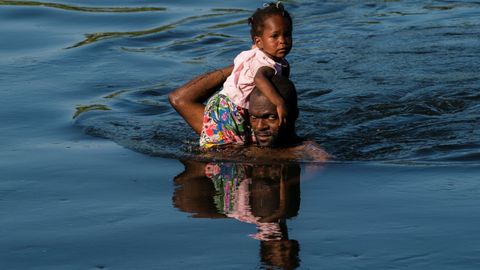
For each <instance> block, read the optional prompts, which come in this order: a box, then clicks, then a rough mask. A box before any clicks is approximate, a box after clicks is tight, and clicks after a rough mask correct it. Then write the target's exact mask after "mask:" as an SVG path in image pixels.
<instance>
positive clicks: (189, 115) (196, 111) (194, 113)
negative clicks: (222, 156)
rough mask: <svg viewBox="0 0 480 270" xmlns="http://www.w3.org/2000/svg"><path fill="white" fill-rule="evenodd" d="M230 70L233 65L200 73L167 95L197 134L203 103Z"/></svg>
mask: <svg viewBox="0 0 480 270" xmlns="http://www.w3.org/2000/svg"><path fill="white" fill-rule="evenodd" d="M232 70H233V65H232V66H229V67H226V68H222V69H217V70H215V71H212V72H209V73H206V74H203V75H200V76H198V77H196V78H194V79H193V80H191V81H189V82H188V83H186V84H185V85H183V86H181V87H180V88H177V89H175V90H174V91H173V92H171V93H170V94H169V95H168V100H169V101H170V104H171V105H172V107H173V108H174V109H175V110H176V111H177V112H178V113H179V114H180V115H181V116H182V117H183V119H185V121H186V122H187V123H188V124H189V125H190V126H191V127H192V129H193V130H194V131H195V132H196V133H197V134H200V133H201V132H202V123H203V112H204V110H205V105H204V104H203V103H204V102H205V101H207V100H208V98H210V97H211V96H212V95H213V94H214V93H215V92H216V91H217V90H218V89H219V88H220V87H221V86H222V84H223V83H224V82H225V80H226V79H227V77H228V76H229V75H230V73H232Z"/></svg>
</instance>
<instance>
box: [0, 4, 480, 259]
mask: <svg viewBox="0 0 480 270" xmlns="http://www.w3.org/2000/svg"><path fill="white" fill-rule="evenodd" d="M261 4H262V3H261V2H258V1H183V0H182V1H174V2H172V1H122V3H119V2H118V1H107V0H102V1H95V2H93V1H64V0H61V1H56V2H19V1H0V100H1V104H2V105H1V106H0V123H1V125H0V172H1V176H0V213H2V219H1V220H0V268H1V269H185V268H200V269H269V268H275V267H277V268H279V269H282V268H283V269H291V268H294V267H298V268H301V269H318V268H331V269H352V268H359V269H385V268H395V269H478V266H479V263H480V262H479V260H478V258H479V251H478V243H480V239H479V238H478V235H479V234H478V227H479V223H480V220H479V219H478V215H477V214H476V213H477V212H478V211H477V208H478V207H477V206H478V204H479V203H480V196H479V195H480V193H479V191H480V177H479V175H480V174H479V173H480V171H479V166H478V165H479V164H480V129H479V128H478V127H479V125H478V122H479V120H480V107H479V101H480V94H479V92H478V90H479V89H480V78H479V76H478V70H479V68H480V57H479V53H480V39H479V35H480V26H479V20H478V18H479V15H480V12H479V8H480V3H478V2H474V1H367V2H366V1H285V5H286V7H287V9H288V10H289V11H290V12H291V13H292V15H293V17H294V39H295V43H294V48H293V50H292V52H291V54H290V55H289V56H288V59H289V62H290V63H291V64H292V76H291V78H292V80H293V81H294V82H295V83H296V85H297V89H298V92H299V102H300V110H301V115H300V119H299V121H298V125H297V129H298V131H299V133H300V134H301V135H303V136H305V137H308V138H311V139H313V140H316V141H317V142H319V143H320V144H321V145H322V146H323V147H324V148H325V149H326V150H327V151H328V152H330V153H331V154H332V155H334V156H335V157H336V160H335V161H336V162H335V163H330V164H325V165H324V166H323V167H318V165H313V164H301V165H298V164H274V165H252V164H248V163H247V164H221V163H220V164H216V165H218V166H220V167H221V168H224V169H225V170H227V169H226V168H232V166H233V167H234V168H237V167H236V166H240V167H239V169H236V171H242V170H245V172H246V174H240V175H241V176H245V177H240V176H238V177H237V178H238V179H237V180H238V181H239V183H238V185H239V186H242V185H240V183H247V182H244V181H245V180H247V181H250V180H248V179H253V180H256V181H253V182H252V183H250V184H249V185H247V186H248V191H249V192H250V193H251V194H253V195H252V197H249V198H251V200H250V201H249V203H248V204H247V205H248V206H249V207H250V208H249V209H250V210H251V214H252V215H253V216H254V217H256V218H258V219H262V218H263V219H265V218H266V216H275V217H278V220H279V222H278V226H280V227H281V228H282V229H281V230H280V231H275V232H274V233H272V234H271V237H274V236H278V235H280V238H281V239H280V240H275V241H265V240H257V239H254V238H252V236H251V235H255V234H256V233H257V227H256V225H254V224H252V223H248V222H246V221H244V220H243V221H242V220H241V219H239V218H235V217H233V216H232V215H230V214H229V212H228V211H227V210H226V208H225V207H221V206H222V203H220V202H222V200H223V199H226V198H227V197H228V196H227V195H226V194H230V193H228V192H226V190H225V189H224V190H223V193H222V191H221V190H222V189H219V188H218V187H219V185H221V184H219V183H218V181H217V182H215V181H212V179H210V178H208V177H207V178H206V177H205V175H201V174H200V175H198V174H195V173H191V172H192V171H191V170H190V169H189V168H196V169H195V170H193V171H194V172H197V173H198V172H203V170H204V169H205V164H202V163H198V164H197V163H193V164H190V163H189V162H192V161H188V160H187V161H185V160H183V161H182V162H183V163H182V162H180V161H179V159H184V158H185V157H190V156H191V154H192V152H191V149H192V147H191V146H192V145H194V144H195V143H196V136H195V134H194V133H193V132H192V131H191V130H190V128H189V127H187V125H186V124H185V123H184V122H183V120H182V119H181V118H180V117H179V116H178V115H177V113H176V112H175V111H174V110H173V109H172V108H171V107H170V105H169V104H168V101H167V94H168V93H169V92H170V91H172V90H173V89H175V88H176V87H179V86H180V85H182V84H183V83H185V82H187V81H188V80H190V79H191V78H192V77H193V76H195V75H198V74H201V73H203V72H206V71H210V70H212V69H215V68H220V67H224V66H226V65H228V64H229V63H231V61H232V59H233V57H234V56H235V55H236V54H237V53H238V52H240V51H241V50H244V49H247V48H249V46H250V41H249V35H248V31H249V30H248V27H247V26H246V24H245V23H244V21H245V18H246V17H248V16H249V15H250V14H251V13H252V12H253V10H254V9H255V8H256V7H258V6H260V5H261ZM265 166H266V167H265ZM226 175H228V174H226ZM233 175H235V174H233ZM280 179H281V180H280ZM289 179H290V180H289ZM217 180H218V179H217ZM223 180H225V179H223ZM284 180H285V181H286V183H287V184H288V183H289V184H288V185H287V186H288V187H289V188H288V189H287V190H289V191H290V193H288V192H287V193H286V194H287V195H281V194H284V193H282V192H283V191H282V190H283V189H281V188H280V186H281V184H280V183H283V182H281V181H284ZM214 183H215V185H214ZM225 183H227V181H225ZM225 185H226V184H225ZM231 194H233V195H236V194H237V191H235V190H232V191H231ZM238 196H240V195H238ZM282 196H284V197H282ZM285 196H286V197H285ZM228 198H230V197H228ZM262 198H268V200H265V201H262ZM280 198H287V200H280ZM280 202H282V203H280ZM224 204H225V202H224V203H223V206H224ZM282 209H283V210H282ZM285 209H287V210H285ZM281 210H282V211H281ZM229 215H230V216H229Z"/></svg>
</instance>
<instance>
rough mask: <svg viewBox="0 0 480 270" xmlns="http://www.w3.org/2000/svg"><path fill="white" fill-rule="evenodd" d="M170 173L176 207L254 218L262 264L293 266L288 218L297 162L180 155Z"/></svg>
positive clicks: (296, 191) (295, 196) (295, 197)
mask: <svg viewBox="0 0 480 270" xmlns="http://www.w3.org/2000/svg"><path fill="white" fill-rule="evenodd" d="M183 163H184V165H185V171H184V172H183V173H181V174H180V175H178V176H177V177H175V179H174V182H175V185H176V186H177V188H176V189H175V192H174V194H173V204H174V206H175V207H176V208H178V209H180V210H182V211H184V212H188V213H192V217H197V218H198V217H200V218H235V219H237V220H239V221H242V222H247V223H252V224H255V225H256V227H257V232H256V233H255V234H252V235H251V236H252V237H253V238H255V239H258V240H260V257H261V260H262V263H263V264H264V265H265V266H275V267H280V268H282V269H294V268H296V267H298V266H299V261H300V260H299V257H298V253H299V249H300V247H299V244H298V242H297V241H296V240H293V239H289V237H288V229H287V222H286V220H287V219H288V218H291V217H294V216H296V215H297V214H298V210H299V208H300V166H298V165H296V164H269V165H265V164H242V163H203V162H198V161H183Z"/></svg>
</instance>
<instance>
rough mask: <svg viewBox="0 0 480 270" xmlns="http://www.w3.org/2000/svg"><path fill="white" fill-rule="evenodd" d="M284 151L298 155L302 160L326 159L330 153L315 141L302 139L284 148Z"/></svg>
mask: <svg viewBox="0 0 480 270" xmlns="http://www.w3.org/2000/svg"><path fill="white" fill-rule="evenodd" d="M285 150H286V152H292V154H295V155H298V156H299V157H300V158H301V159H302V160H304V161H328V160H329V159H330V155H329V154H328V153H327V152H326V151H325V150H324V149H323V148H322V147H321V146H320V145H319V144H318V143H316V142H314V141H310V140H304V141H302V142H301V143H299V144H298V145H295V146H290V147H287V148H285Z"/></svg>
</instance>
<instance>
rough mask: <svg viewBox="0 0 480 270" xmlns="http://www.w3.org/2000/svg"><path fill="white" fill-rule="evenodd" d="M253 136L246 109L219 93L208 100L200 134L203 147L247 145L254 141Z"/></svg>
mask: <svg viewBox="0 0 480 270" xmlns="http://www.w3.org/2000/svg"><path fill="white" fill-rule="evenodd" d="M252 137H253V136H252V131H251V128H250V125H249V121H248V119H247V110H246V109H244V108H242V107H239V106H237V105H235V104H233V102H232V101H231V100H230V99H229V98H228V97H227V96H225V95H222V94H219V93H217V94H215V95H213V96H212V97H211V98H210V99H209V100H208V102H207V105H206V107H205V112H204V114H203V127H202V133H201V134H200V146H201V147H203V148H210V147H213V146H221V145H226V144H236V145H245V144H248V143H250V142H251V141H252Z"/></svg>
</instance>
